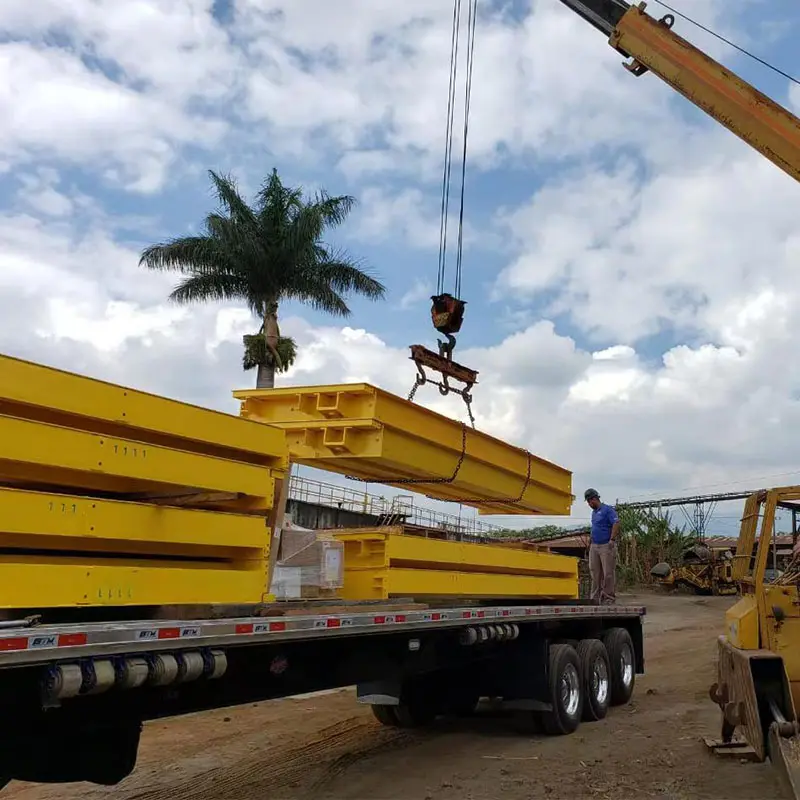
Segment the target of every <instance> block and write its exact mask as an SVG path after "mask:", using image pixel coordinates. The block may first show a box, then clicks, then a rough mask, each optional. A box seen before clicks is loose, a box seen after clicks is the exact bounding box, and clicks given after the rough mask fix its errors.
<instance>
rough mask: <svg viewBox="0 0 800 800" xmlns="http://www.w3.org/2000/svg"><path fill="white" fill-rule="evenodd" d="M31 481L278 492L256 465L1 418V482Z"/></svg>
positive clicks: (106, 487)
mask: <svg viewBox="0 0 800 800" xmlns="http://www.w3.org/2000/svg"><path fill="white" fill-rule="evenodd" d="M28 478H29V479H30V480H34V481H36V480H41V481H43V482H45V483H47V484H51V485H53V484H54V485H61V486H72V487H77V488H80V487H82V486H88V487H90V488H95V489H98V490H102V491H110V492H145V491H165V490H167V489H169V488H170V487H172V488H173V489H174V488H193V489H202V490H206V491H209V492H213V491H216V492H229V493H243V494H246V495H249V496H252V497H263V498H267V497H269V498H271V497H272V494H273V491H274V482H273V479H272V476H271V474H270V471H269V469H265V468H264V467H261V466H258V465H256V464H249V463H245V462H238V461H229V460H227V459H222V458H217V457H216V456H206V455H202V454H200V453H193V452H189V451H186V450H177V449H174V448H170V447H161V446H159V445H153V444H143V443H142V442H139V441H135V440H133V439H117V438H111V437H109V436H104V435H102V434H97V433H89V432H86V431H82V430H75V429H73V428H64V427H61V426H59V425H48V424H45V423H42V422H34V421H31V420H26V419H17V418H15V417H3V416H0V480H2V481H3V482H12V481H13V482H14V483H17V482H19V481H20V480H25V479H28ZM265 507H266V504H265Z"/></svg>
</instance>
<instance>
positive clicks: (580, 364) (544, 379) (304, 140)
mask: <svg viewBox="0 0 800 800" xmlns="http://www.w3.org/2000/svg"><path fill="white" fill-rule="evenodd" d="M670 5H672V6H673V7H675V8H677V9H678V10H679V11H682V12H683V13H685V14H686V15H688V16H689V17H691V18H692V19H694V20H696V21H698V22H700V23H702V24H703V25H705V26H706V27H708V28H710V29H711V30H713V31H715V32H717V33H719V34H721V35H723V36H725V37H726V38H728V39H729V40H730V41H733V42H735V43H737V44H738V45H740V46H741V47H743V48H745V49H747V50H750V51H752V52H753V53H755V54H757V55H758V56H760V57H762V58H764V59H765V60H767V61H769V62H771V63H773V64H775V65H776V66H778V67H780V68H781V69H783V70H784V71H785V72H788V73H790V74H795V75H797V74H800V57H798V53H797V49H796V47H792V46H791V43H792V42H793V41H796V37H797V34H798V31H800V10H798V9H797V6H796V3H795V2H794V0H772V1H771V2H765V1H764V0H674V2H672V3H670ZM465 6H466V4H465ZM452 8H453V6H452V3H451V2H448V1H447V0H406V2H404V3H397V2H393V1H390V0H337V2H335V3H333V2H330V0H293V2H288V1H287V2H281V1H280V0H217V2H212V0H126V2H119V0H114V1H113V2H112V0H69V2H63V0H61V1H60V2H56V0H38V2H36V3H0V87H2V88H0V118H2V119H3V123H4V124H3V125H2V126H0V318H1V319H2V320H3V324H2V325H1V326H0V351H2V352H3V353H6V354H9V355H14V356H18V357H22V358H28V359H31V360H35V361H39V362H42V363H45V364H51V365H54V366H58V367H61V368H65V369H70V370H73V371H76V372H80V373H83V374H86V375H91V376H95V377H99V378H103V379H106V380H111V381H115V382H119V383H123V384H126V385H130V386H134V387H136V388H140V389H144V390H148V391H153V392H157V393H161V394H165V395H167V396H170V397H175V398H178V399H182V400H186V401H189V402H193V403H199V404H201V405H205V406H209V407H213V408H218V409H221V410H225V411H230V412H232V413H237V406H236V403H235V402H234V401H233V399H232V397H231V391H232V390H233V389H235V388H247V387H249V386H252V385H253V383H254V380H255V376H254V374H253V373H251V372H248V373H245V372H243V371H242V369H241V337H242V335H243V334H245V333H250V332H254V330H255V329H256V328H257V323H254V321H253V320H252V319H251V318H250V317H249V316H248V313H247V311H246V310H245V309H244V308H242V307H237V306H236V305H235V304H225V305H209V306H195V307H178V306H175V305H172V304H170V303H169V302H167V299H166V298H167V296H168V294H169V291H170V290H171V288H172V287H173V285H174V284H175V280H176V279H175V276H174V275H169V274H163V273H150V272H147V271H145V270H144V269H143V268H141V267H139V266H138V257H139V254H140V252H141V250H142V248H143V247H145V246H147V245H149V244H151V243H153V242H155V241H161V240H164V239H167V238H170V237H173V236H179V235H183V234H187V233H192V232H197V231H198V230H199V228H200V226H201V224H202V220H203V217H204V215H205V214H206V213H208V212H209V211H211V210H213V208H214V200H213V197H212V196H211V193H210V187H209V180H208V170H209V169H213V170H215V171H219V172H223V173H226V174H231V175H233V176H234V177H235V178H236V179H237V182H238V185H239V187H240V188H241V190H242V192H243V193H244V194H245V195H246V196H248V197H251V196H252V194H253V193H254V192H255V191H256V190H257V189H258V187H259V185H260V183H261V182H262V180H263V179H264V177H265V176H266V175H268V174H269V173H270V172H271V170H272V169H273V167H274V168H276V169H277V170H278V171H279V173H280V175H281V177H282V179H283V180H284V182H286V183H288V184H291V185H295V186H301V187H303V189H304V190H305V191H307V192H308V193H312V192H314V191H316V190H318V189H320V188H325V189H326V190H327V191H329V192H331V193H333V194H351V195H353V196H355V197H356V199H357V201H358V204H357V206H356V208H355V210H354V211H353V213H352V214H351V217H350V219H349V221H348V222H347V224H346V225H345V226H344V227H343V228H341V229H339V230H337V231H335V232H334V233H332V234H331V242H332V243H333V244H335V245H337V246H341V247H345V248H346V249H347V250H348V251H349V252H350V253H351V254H353V255H354V256H355V257H357V258H359V259H361V260H362V261H363V263H364V264H365V265H367V266H368V267H369V269H370V270H371V271H373V272H374V273H375V274H376V275H377V276H378V277H379V278H380V279H381V280H382V281H383V282H384V283H385V284H386V286H387V297H386V300H385V301H384V302H381V303H373V302H370V301H366V300H361V299H357V298H356V299H353V301H352V302H351V307H352V310H353V314H352V316H351V318H349V319H347V320H345V321H342V320H339V319H333V318H330V317H325V316H323V315H320V314H318V313H316V312H314V311H312V310H310V309H308V308H306V307H303V306H300V305H287V306H285V307H283V308H282V309H281V326H282V332H283V333H284V334H286V335H291V336H293V337H295V339H296V340H297V342H298V345H299V347H300V352H299V357H298V360H297V363H296V365H295V366H294V368H293V369H292V370H291V371H290V372H289V373H288V374H287V375H285V376H281V378H280V381H281V382H282V383H284V384H285V385H298V384H327V383H338V382H353V381H368V382H371V383H374V384H376V385H378V386H381V387H382V388H385V389H387V390H389V391H392V392H397V393H399V394H402V395H405V394H406V393H407V392H408V390H409V389H410V388H411V385H412V382H413V379H414V369H413V366H412V365H411V363H410V362H409V361H408V359H407V355H408V350H407V347H408V345H410V344H413V343H423V344H426V345H428V346H431V347H434V348H435V340H436V337H435V332H434V331H433V330H432V329H431V328H430V322H429V319H430V318H429V299H428V298H429V295H430V293H431V292H432V290H433V289H435V284H436V274H437V261H438V248H439V230H440V201H441V194H440V193H441V177H442V164H443V156H444V142H445V121H446V107H447V90H448V74H449V57H450V32H451V23H452ZM479 8H480V16H479V19H478V24H477V29H476V39H475V60H474V75H473V88H472V97H471V107H470V109H471V110H470V132H469V138H468V159H467V171H466V175H467V181H466V189H465V211H464V214H465V217H464V220H465V221H464V252H463V291H462V296H463V297H464V299H466V300H467V301H468V305H467V317H466V321H465V324H464V329H463V332H462V334H461V336H460V338H459V345H458V348H457V351H456V355H457V358H458V360H460V361H461V362H462V363H466V364H469V365H470V366H473V367H475V368H476V369H478V370H479V371H480V383H479V385H478V386H477V387H476V388H475V390H474V398H475V400H474V408H475V412H476V417H477V424H478V427H480V428H481V429H483V430H486V431H488V432H489V433H492V434H494V435H496V436H499V437H502V438H504V439H506V440H508V441H510V442H513V443H514V444H517V445H520V446H523V447H526V448H529V449H530V450H531V451H532V452H534V453H535V454H537V455H539V456H542V457H544V458H547V459H550V460H552V461H555V462H557V463H558V464H560V465H562V466H564V467H567V468H568V469H570V470H572V471H573V475H574V492H575V494H576V495H577V499H576V503H575V506H574V509H573V517H572V518H570V519H558V520H538V519H531V518H525V517H519V518H507V517H504V518H492V519H491V521H493V522H495V523H498V524H503V525H506V524H510V525H513V526H514V527H517V526H528V525H531V524H538V523H540V522H543V521H556V522H561V523H566V524H571V523H577V522H580V521H582V520H584V519H586V518H587V515H588V513H587V509H586V507H585V504H584V503H583V502H582V495H583V490H584V488H586V487H587V486H593V487H595V488H597V489H598V490H599V491H600V493H601V495H602V496H603V498H604V499H605V500H608V501H613V500H616V499H622V500H624V499H646V498H649V497H658V496H669V495H676V494H682V493H689V492H692V493H695V492H701V491H722V490H733V489H742V488H749V487H751V486H753V487H756V488H757V487H761V486H768V485H785V484H791V483H800V464H798V461H797V460H796V458H795V457H794V452H793V450H792V448H791V447H790V446H788V445H786V444H785V442H786V441H787V440H789V441H790V439H788V438H787V437H788V436H789V435H790V434H789V432H790V431H792V430H793V429H795V428H796V426H797V424H798V422H800V371H798V370H795V369H794V368H793V365H792V359H793V356H794V353H795V350H796V343H797V333H796V330H797V325H796V323H795V321H794V312H793V311H792V309H793V308H797V307H798V305H797V301H798V299H800V285H799V284H798V283H796V281H795V280H793V278H794V275H795V274H796V267H797V265H798V263H800V222H798V220H800V187H798V186H797V183H796V181H793V180H792V179H791V178H790V177H789V176H787V175H786V174H784V173H783V172H782V171H781V170H779V169H778V168H776V167H775V166H774V165H772V164H771V163H770V162H768V161H767V160H766V159H764V158H763V157H762V156H760V155H759V154H758V153H756V152H755V151H753V150H752V149H750V148H749V147H748V146H747V145H746V144H744V143H743V142H742V141H740V140H739V139H738V138H736V137H735V136H733V135H732V134H731V133H729V132H728V131H727V130H725V129H724V128H722V127H721V126H719V125H718V124H717V123H715V122H714V121H713V120H711V119H710V118H708V117H706V116H705V115H704V114H702V113H701V112H699V111H698V110H697V109H696V108H694V107H693V106H692V105H691V104H690V103H688V102H687V101H686V100H684V99H683V98H682V97H681V96H679V95H677V94H676V93H675V92H674V91H673V90H671V89H670V88H669V87H668V86H666V85H665V84H663V83H661V82H660V81H659V80H658V78H656V77H655V76H653V75H646V76H644V77H641V78H634V77H633V76H632V75H630V74H629V73H628V72H626V71H625V70H624V69H623V68H622V66H621V61H622V58H621V56H620V55H619V54H618V53H616V52H615V51H613V50H612V49H611V48H610V47H609V46H608V44H607V42H606V40H605V38H604V36H603V35H602V34H600V33H599V32H598V31H596V30H595V29H594V28H592V27H591V26H589V25H587V24H586V23H585V22H584V21H583V20H581V19H580V18H579V17H577V16H575V15H574V14H573V13H572V12H571V11H570V10H569V9H567V8H565V7H564V6H562V5H561V3H559V2H557V0H494V1H492V0H479ZM648 10H649V11H650V12H651V13H653V14H655V15H660V14H661V13H662V12H663V11H664V10H663V9H662V8H661V7H660V5H659V3H657V2H655V1H654V2H651V3H650V4H648ZM676 30H677V31H678V32H679V33H680V34H681V35H683V36H685V37H686V38H687V39H689V40H690V41H692V42H693V43H695V44H696V45H698V46H700V47H702V48H703V49H705V50H706V51H707V52H708V53H709V54H710V55H712V56H713V57H715V58H717V59H719V60H721V61H722V63H723V64H725V65H726V66H727V67H729V68H731V69H733V70H735V71H737V72H738V73H739V74H740V75H742V76H743V77H745V78H746V79H747V80H749V81H751V82H753V83H754V84H755V85H756V86H757V87H758V88H759V89H761V90H762V91H764V92H766V93H767V94H769V95H770V96H771V97H772V98H774V99H775V100H777V101H778V102H779V103H781V104H783V105H786V106H787V107H789V108H791V109H793V110H794V111H795V112H796V113H797V112H798V111H800V86H797V85H793V84H791V83H790V82H789V81H788V80H786V79H785V78H782V77H780V76H778V75H776V74H775V73H772V72H770V71H769V70H768V69H766V68H765V67H763V66H761V65H759V64H757V63H756V62H755V61H753V60H751V59H749V58H747V57H746V56H744V55H742V54H741V53H740V52H739V51H737V50H735V49H734V48H732V47H730V46H728V45H726V44H724V43H723V42H721V41H720V40H718V39H716V38H714V37H712V36H710V35H709V34H708V33H705V32H704V31H702V30H701V29H700V28H698V27H695V26H693V25H692V24H690V23H689V22H687V21H685V20H683V19H679V20H678V22H677V23H676ZM462 54H463V50H462ZM460 74H461V77H462V78H463V63H462V72H461V73H460ZM461 85H462V86H463V84H461ZM455 118H456V125H455V127H456V142H455V150H456V152H457V153H458V152H460V149H461V133H460V131H461V125H462V123H463V101H462V100H461V93H460V92H459V102H457V104H456V109H455ZM459 170H460V165H458V163H457V161H456V166H455V167H454V173H456V172H459ZM459 188H460V187H459V185H458V182H457V181H455V182H454V186H453V192H454V195H455V196H457V193H458V189H459ZM453 205H454V206H455V205H456V201H455V200H454V201H453ZM455 239H456V228H455V220H451V224H450V227H449V239H448V241H449V243H450V244H449V248H448V251H449V253H450V255H449V257H448V265H447V273H446V279H447V281H448V283H447V284H446V288H450V286H451V285H452V280H453V276H454V260H453V253H454V247H453V243H454V242H455ZM417 399H418V401H419V402H420V403H422V404H423V405H426V406H428V407H431V408H434V409H436V410H439V411H442V412H444V413H447V414H450V415H454V416H458V417H459V418H461V417H462V416H463V409H462V407H461V405H460V403H459V402H458V401H457V399H456V398H445V399H442V398H440V397H439V395H438V393H436V392H435V390H434V389H432V388H426V389H423V390H420V392H419V393H418V395H417ZM781 442H784V444H781ZM304 474H306V475H309V476H312V475H314V473H313V471H308V470H306V471H304ZM314 476H315V477H320V475H319V473H317V474H316V475H314ZM323 477H325V476H323ZM326 479H328V480H330V478H326ZM337 480H338V479H337ZM720 513H721V514H722V512H720ZM736 514H737V510H736V509H734V511H733V512H732V513H730V512H728V511H727V510H726V511H725V512H724V514H722V518H725V515H728V517H727V518H728V519H730V518H735V517H736ZM487 521H488V520H487ZM734 521H735V520H734ZM720 524H722V525H725V523H724V522H720ZM728 530H729V527H726V528H725V531H724V532H728Z"/></svg>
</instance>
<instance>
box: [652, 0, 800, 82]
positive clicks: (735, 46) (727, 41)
mask: <svg viewBox="0 0 800 800" xmlns="http://www.w3.org/2000/svg"><path fill="white" fill-rule="evenodd" d="M653 2H655V3H658V4H659V5H660V6H663V7H664V8H666V9H667V11H671V12H672V13H673V14H675V16H678V17H680V18H681V19H684V20H686V22H689V23H690V24H692V25H694V26H695V27H697V28H700V30H701V31H705V32H706V33H708V34H709V35H711V36H713V37H714V38H715V39H719V40H720V41H721V42H724V43H725V44H727V45H728V46H729V47H732V48H733V49H734V50H738V51H739V52H740V53H742V54H743V55H746V56H747V57H748V58H752V59H753V61H757V62H758V63H759V64H762V65H763V66H765V67H767V69H771V70H772V71H773V72H775V73H776V74H778V75H780V76H782V77H784V78H786V80H788V81H791V82H792V83H796V84H797V85H798V86H800V79H798V78H795V77H794V75H790V74H789V73H788V72H784V71H783V70H782V69H780V67H776V66H775V65H774V64H770V62H769V61H765V60H764V59H763V58H760V57H759V56H757V55H755V53H751V52H750V51H749V50H746V49H745V48H744V47H741V46H739V45H738V44H736V43H735V42H732V41H731V40H730V39H728V38H726V37H725V36H723V35H722V34H721V33H717V32H716V31H713V30H711V28H708V27H706V26H705V25H703V24H702V23H700V22H698V21H697V20H695V19H692V18H691V17H690V16H687V15H686V14H684V13H682V12H680V11H678V10H677V9H676V8H673V7H672V6H671V5H669V4H668V3H664V2H663V0H653Z"/></svg>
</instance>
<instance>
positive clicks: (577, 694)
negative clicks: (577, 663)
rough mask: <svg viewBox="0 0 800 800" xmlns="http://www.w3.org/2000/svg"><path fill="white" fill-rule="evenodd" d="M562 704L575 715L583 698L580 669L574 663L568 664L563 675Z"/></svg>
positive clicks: (567, 711) (568, 712)
mask: <svg viewBox="0 0 800 800" xmlns="http://www.w3.org/2000/svg"><path fill="white" fill-rule="evenodd" d="M560 683H561V686H560V689H561V705H562V706H563V708H564V711H565V712H566V713H567V714H569V716H571V717H572V716H574V715H575V714H576V712H577V711H578V705H579V704H580V700H581V681H580V677H579V676H578V670H576V669H575V667H574V666H573V665H572V664H567V666H566V668H565V669H564V672H563V673H562V675H561V681H560Z"/></svg>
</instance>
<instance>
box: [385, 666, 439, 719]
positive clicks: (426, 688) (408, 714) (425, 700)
mask: <svg viewBox="0 0 800 800" xmlns="http://www.w3.org/2000/svg"><path fill="white" fill-rule="evenodd" d="M392 710H393V711H394V715H395V717H396V718H397V724H398V726H399V727H401V728H423V727H425V726H426V725H430V724H431V723H432V722H433V721H434V720H435V719H436V717H438V716H439V714H440V713H441V712H442V710H443V709H442V703H441V698H440V697H439V695H438V693H437V686H436V684H435V682H434V681H432V680H431V678H429V677H419V678H415V679H411V680H409V681H407V682H406V683H405V684H404V686H403V690H402V693H401V695H400V704H399V705H396V706H392Z"/></svg>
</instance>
